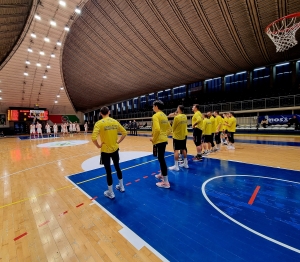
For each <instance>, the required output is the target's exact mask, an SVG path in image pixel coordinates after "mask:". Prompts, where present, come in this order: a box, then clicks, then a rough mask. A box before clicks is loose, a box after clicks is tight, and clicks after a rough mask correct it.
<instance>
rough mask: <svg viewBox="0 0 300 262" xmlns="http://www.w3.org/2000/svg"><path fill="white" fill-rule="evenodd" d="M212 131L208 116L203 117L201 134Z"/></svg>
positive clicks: (209, 133)
mask: <svg viewBox="0 0 300 262" xmlns="http://www.w3.org/2000/svg"><path fill="white" fill-rule="evenodd" d="M211 133H212V124H211V121H210V119H209V118H204V120H203V128H202V135H205V136H207V135H211Z"/></svg>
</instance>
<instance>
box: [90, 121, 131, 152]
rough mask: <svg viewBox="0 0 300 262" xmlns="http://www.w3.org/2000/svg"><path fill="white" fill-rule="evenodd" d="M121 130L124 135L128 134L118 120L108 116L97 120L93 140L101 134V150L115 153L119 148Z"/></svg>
mask: <svg viewBox="0 0 300 262" xmlns="http://www.w3.org/2000/svg"><path fill="white" fill-rule="evenodd" d="M119 132H120V133H121V134H122V135H127V132H126V130H125V129H124V127H123V126H121V124H120V123H119V122H118V121H117V120H115V119H113V118H111V117H106V118H103V119H101V120H99V121H97V122H96V124H95V126H94V129H93V133H92V141H96V140H97V137H98V135H100V139H101V142H102V147H101V152H104V153H113V152H115V151H116V150H117V149H118V148H119V145H118V144H117V140H118V133H119Z"/></svg>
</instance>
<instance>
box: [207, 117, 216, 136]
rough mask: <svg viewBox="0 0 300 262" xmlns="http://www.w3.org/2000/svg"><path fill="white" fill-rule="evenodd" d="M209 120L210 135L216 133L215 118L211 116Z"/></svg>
mask: <svg viewBox="0 0 300 262" xmlns="http://www.w3.org/2000/svg"><path fill="white" fill-rule="evenodd" d="M209 120H210V122H211V133H216V126H215V121H216V120H215V118H214V117H213V116H211V117H210V118H209Z"/></svg>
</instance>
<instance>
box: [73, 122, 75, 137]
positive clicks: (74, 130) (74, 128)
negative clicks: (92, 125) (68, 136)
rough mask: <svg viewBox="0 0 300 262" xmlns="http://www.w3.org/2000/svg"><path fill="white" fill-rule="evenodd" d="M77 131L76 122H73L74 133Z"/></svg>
mask: <svg viewBox="0 0 300 262" xmlns="http://www.w3.org/2000/svg"><path fill="white" fill-rule="evenodd" d="M74 133H76V122H74V123H73V134H74Z"/></svg>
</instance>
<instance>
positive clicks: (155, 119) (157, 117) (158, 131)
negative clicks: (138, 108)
mask: <svg viewBox="0 0 300 262" xmlns="http://www.w3.org/2000/svg"><path fill="white" fill-rule="evenodd" d="M171 131H172V127H171V125H170V123H169V120H168V117H167V116H166V115H165V114H164V113H163V112H162V111H159V112H157V113H155V114H154V115H153V116H152V143H153V145H156V144H159V143H163V142H168V135H169V134H170V133H171Z"/></svg>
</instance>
